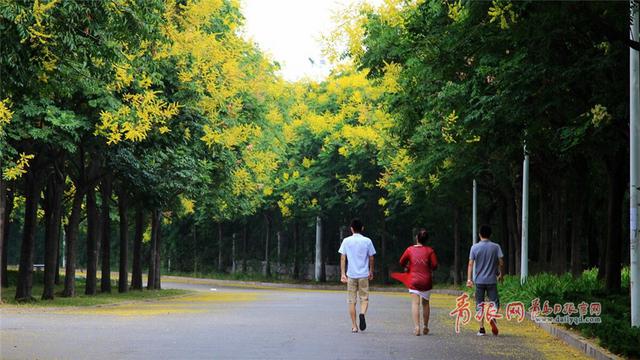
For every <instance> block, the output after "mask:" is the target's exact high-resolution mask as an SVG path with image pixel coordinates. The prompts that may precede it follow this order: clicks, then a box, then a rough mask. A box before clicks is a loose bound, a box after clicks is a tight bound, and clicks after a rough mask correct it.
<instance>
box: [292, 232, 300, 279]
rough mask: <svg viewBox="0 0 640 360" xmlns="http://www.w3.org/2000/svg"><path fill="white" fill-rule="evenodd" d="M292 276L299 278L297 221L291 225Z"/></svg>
mask: <svg viewBox="0 0 640 360" xmlns="http://www.w3.org/2000/svg"><path fill="white" fill-rule="evenodd" d="M292 238H293V276H294V278H296V279H299V278H300V264H299V262H298V255H299V254H298V252H299V251H298V249H299V247H300V244H299V242H300V234H299V228H298V221H297V220H296V221H294V223H293V236H292Z"/></svg>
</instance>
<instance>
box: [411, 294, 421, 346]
mask: <svg viewBox="0 0 640 360" xmlns="http://www.w3.org/2000/svg"><path fill="white" fill-rule="evenodd" d="M411 315H412V317H413V326H414V331H413V333H414V335H416V336H418V335H420V296H419V295H416V294H411Z"/></svg>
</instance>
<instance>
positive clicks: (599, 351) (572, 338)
mask: <svg viewBox="0 0 640 360" xmlns="http://www.w3.org/2000/svg"><path fill="white" fill-rule="evenodd" d="M163 279H165V280H166V281H169V282H171V279H174V280H178V281H183V282H186V283H190V282H205V283H208V284H212V285H219V286H220V285H223V286H225V285H226V286H231V287H233V286H237V287H251V286H256V287H262V288H273V289H277V288H284V289H303V290H344V289H345V287H344V286H343V285H321V284H288V283H270V282H260V281H237V280H216V279H204V278H187V277H180V276H163ZM371 291H376V292H393V293H401V292H402V293H404V292H406V289H405V288H400V287H398V288H389V287H375V286H372V287H371ZM431 291H432V293H434V294H444V295H453V296H460V295H462V294H463V293H464V291H461V290H453V289H433V290H431ZM525 318H526V320H527V321H529V322H531V323H533V324H534V325H536V326H537V327H538V328H540V329H542V330H544V331H546V332H547V333H548V334H550V335H551V336H553V337H555V338H557V339H560V340H562V341H563V342H564V343H565V344H567V345H569V346H571V347H573V348H574V349H577V350H579V351H581V352H582V353H584V354H585V355H587V356H590V357H592V358H594V359H597V360H620V359H623V358H621V357H619V356H617V355H614V354H612V353H611V352H609V351H607V350H605V349H604V348H602V347H600V346H598V345H596V344H594V343H592V342H591V341H590V340H589V339H587V338H585V337H582V336H580V335H577V334H574V333H573V332H571V331H569V330H565V329H563V328H561V327H559V326H557V325H553V324H548V323H537V322H535V321H533V320H531V314H529V313H526V316H525Z"/></svg>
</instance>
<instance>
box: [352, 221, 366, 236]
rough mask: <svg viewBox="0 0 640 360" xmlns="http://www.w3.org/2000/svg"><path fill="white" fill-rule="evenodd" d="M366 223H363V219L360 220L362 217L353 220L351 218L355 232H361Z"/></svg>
mask: <svg viewBox="0 0 640 360" xmlns="http://www.w3.org/2000/svg"><path fill="white" fill-rule="evenodd" d="M363 226H364V225H362V221H360V219H358V218H355V219H353V220H351V228H352V229H353V231H354V232H357V233H359V232H361V231H362V228H363Z"/></svg>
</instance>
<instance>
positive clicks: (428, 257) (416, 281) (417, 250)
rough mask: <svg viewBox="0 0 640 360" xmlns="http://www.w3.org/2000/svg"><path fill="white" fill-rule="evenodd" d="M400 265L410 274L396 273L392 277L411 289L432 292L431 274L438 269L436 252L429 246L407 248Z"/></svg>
mask: <svg viewBox="0 0 640 360" xmlns="http://www.w3.org/2000/svg"><path fill="white" fill-rule="evenodd" d="M400 265H401V266H403V267H406V268H407V269H408V270H409V272H408V273H394V274H391V276H392V277H393V278H394V279H397V280H399V281H401V282H402V283H404V284H405V285H406V286H407V287H408V288H409V289H413V290H418V291H427V290H431V288H432V287H433V285H432V283H431V272H432V271H433V270H435V269H436V268H437V267H438V259H437V258H436V252H435V251H433V249H432V248H431V247H429V246H419V245H414V246H410V247H408V248H407V250H405V251H404V254H402V256H401V257H400Z"/></svg>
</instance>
